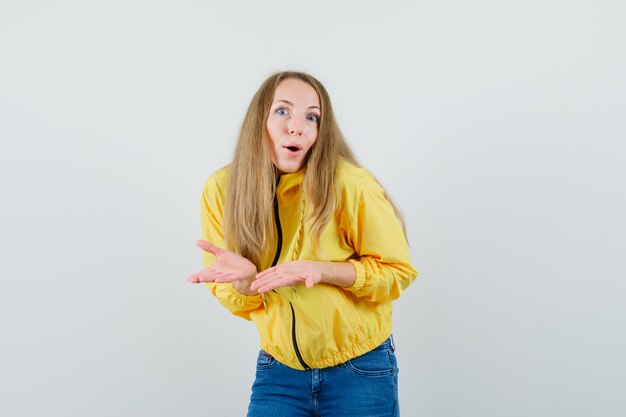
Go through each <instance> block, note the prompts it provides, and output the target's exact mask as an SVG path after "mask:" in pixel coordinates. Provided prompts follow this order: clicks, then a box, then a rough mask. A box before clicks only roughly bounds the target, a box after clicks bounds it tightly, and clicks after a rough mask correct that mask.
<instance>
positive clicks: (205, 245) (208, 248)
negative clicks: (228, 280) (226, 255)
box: [196, 239, 222, 256]
mask: <svg viewBox="0 0 626 417" xmlns="http://www.w3.org/2000/svg"><path fill="white" fill-rule="evenodd" d="M196 246H198V247H199V248H200V249H202V250H203V251H205V252H209V253H212V254H213V255H215V256H218V255H219V254H220V252H221V251H222V250H221V249H220V248H218V247H217V246H214V245H213V244H212V243H209V242H207V241H206V240H202V239H198V240H196Z"/></svg>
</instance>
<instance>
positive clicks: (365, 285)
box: [342, 178, 417, 303]
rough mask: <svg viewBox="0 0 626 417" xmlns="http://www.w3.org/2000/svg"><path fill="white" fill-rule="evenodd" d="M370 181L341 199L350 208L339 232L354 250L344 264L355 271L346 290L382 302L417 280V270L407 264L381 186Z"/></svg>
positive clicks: (397, 224) (401, 236) (403, 240)
mask: <svg viewBox="0 0 626 417" xmlns="http://www.w3.org/2000/svg"><path fill="white" fill-rule="evenodd" d="M372 181H373V182H372V183H367V184H363V185H361V186H357V187H356V188H357V189H356V190H353V191H350V192H349V193H348V194H347V195H345V196H344V198H347V201H346V204H347V205H349V206H350V207H349V208H348V207H344V213H345V216H346V218H345V222H346V224H345V225H344V227H342V229H343V230H344V232H345V233H346V234H347V236H345V239H346V241H347V242H348V244H350V245H351V246H352V247H353V248H354V251H355V256H354V258H353V259H349V260H348V262H351V263H352V264H353V265H354V268H355V271H356V278H355V281H354V284H353V285H352V286H351V287H349V288H346V290H347V291H350V292H352V293H353V294H354V295H356V296H357V297H363V298H365V299H367V300H369V301H373V302H377V303H385V302H388V301H392V300H395V299H397V298H398V297H400V294H401V293H402V292H403V291H404V290H405V289H406V288H407V287H408V286H409V285H410V284H411V283H412V282H413V281H414V280H415V278H416V277H417V271H416V270H415V269H414V268H413V266H412V265H411V259H410V257H409V249H408V243H407V240H406V237H405V235H404V231H403V230H402V226H401V224H400V221H399V220H398V218H397V217H396V215H395V212H394V210H393V207H392V206H391V204H390V203H389V201H388V200H387V199H386V198H385V192H384V190H383V189H382V187H380V185H378V183H376V182H375V181H374V180H373V178H372Z"/></svg>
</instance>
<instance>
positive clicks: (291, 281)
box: [250, 277, 302, 293]
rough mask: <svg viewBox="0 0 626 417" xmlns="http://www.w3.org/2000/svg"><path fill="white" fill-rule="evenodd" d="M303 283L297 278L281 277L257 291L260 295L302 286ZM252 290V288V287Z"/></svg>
mask: <svg viewBox="0 0 626 417" xmlns="http://www.w3.org/2000/svg"><path fill="white" fill-rule="evenodd" d="M301 282H302V281H301V280H299V279H297V278H295V277H291V278H289V277H281V278H278V279H275V280H273V281H270V282H268V283H267V284H264V285H262V286H260V287H259V289H258V290H257V291H258V292H259V293H264V292H269V291H272V290H275V289H277V288H282V287H289V286H292V285H296V284H300V283H301ZM250 289H252V286H250ZM253 291H254V290H253Z"/></svg>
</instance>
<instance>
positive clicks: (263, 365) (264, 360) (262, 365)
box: [256, 349, 276, 371]
mask: <svg viewBox="0 0 626 417" xmlns="http://www.w3.org/2000/svg"><path fill="white" fill-rule="evenodd" d="M275 365H276V358H275V357H273V356H272V355H270V354H269V353H267V352H266V351H264V350H263V349H261V351H260V352H259V356H258V357H257V359H256V369H257V371H263V370H266V369H271V368H273V367H274V366H275Z"/></svg>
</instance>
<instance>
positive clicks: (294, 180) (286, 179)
mask: <svg viewBox="0 0 626 417" xmlns="http://www.w3.org/2000/svg"><path fill="white" fill-rule="evenodd" d="M305 173H306V168H302V169H301V170H300V171H296V172H294V173H292V174H283V175H281V176H280V178H279V181H278V185H277V186H276V195H277V196H278V198H281V199H282V198H288V197H290V196H292V195H295V194H297V192H298V191H299V190H300V187H301V186H302V183H303V182H304V174H305Z"/></svg>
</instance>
